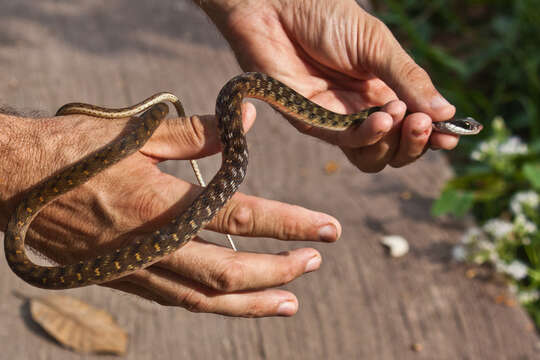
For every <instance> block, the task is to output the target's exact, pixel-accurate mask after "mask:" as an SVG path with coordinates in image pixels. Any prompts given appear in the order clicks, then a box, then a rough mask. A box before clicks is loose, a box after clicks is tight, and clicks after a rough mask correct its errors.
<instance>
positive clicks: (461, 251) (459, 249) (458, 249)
mask: <svg viewBox="0 0 540 360" xmlns="http://www.w3.org/2000/svg"><path fill="white" fill-rule="evenodd" d="M467 254H468V251H467V249H466V248H465V246H463V245H456V246H454V247H453V248H452V258H453V259H454V260H455V261H459V262H462V261H465V260H466V259H467Z"/></svg>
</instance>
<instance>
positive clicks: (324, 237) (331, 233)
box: [319, 225, 337, 242]
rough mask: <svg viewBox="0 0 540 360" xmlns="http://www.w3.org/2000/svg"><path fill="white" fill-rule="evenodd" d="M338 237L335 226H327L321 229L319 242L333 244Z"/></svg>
mask: <svg viewBox="0 0 540 360" xmlns="http://www.w3.org/2000/svg"><path fill="white" fill-rule="evenodd" d="M336 237H337V230H336V228H335V227H334V225H325V226H323V227H321V228H320V229H319V240H320V241H326V242H332V241H335V240H336Z"/></svg>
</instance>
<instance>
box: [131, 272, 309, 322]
mask: <svg viewBox="0 0 540 360" xmlns="http://www.w3.org/2000/svg"><path fill="white" fill-rule="evenodd" d="M125 279H126V280H128V281H130V282H132V283H135V284H138V285H140V286H144V288H146V289H147V291H149V292H151V293H155V294H159V297H161V298H163V299H164V300H165V302H166V304H168V305H169V304H170V305H173V306H181V307H184V308H186V309H187V310H190V311H193V312H210V313H216V314H221V315H228V316H243V317H263V316H291V315H294V314H295V313H296V311H297V310H298V300H297V299H296V297H295V296H294V295H293V294H292V293H290V292H288V291H283V290H277V289H271V290H262V291H253V292H243V293H230V294H223V293H220V292H217V291H214V290H210V289H208V288H205V287H204V286H202V285H200V284H197V283H195V282H193V281H191V280H187V279H184V278H182V277H181V276H179V275H177V274H175V273H173V272H171V271H169V270H166V269H162V268H157V267H150V268H147V269H145V270H142V271H137V272H136V273H134V274H132V275H130V276H127V277H126V278H125Z"/></svg>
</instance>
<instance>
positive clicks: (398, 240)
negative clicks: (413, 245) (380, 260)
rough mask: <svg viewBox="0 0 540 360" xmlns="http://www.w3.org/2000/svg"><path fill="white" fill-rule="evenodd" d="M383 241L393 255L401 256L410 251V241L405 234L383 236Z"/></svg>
mask: <svg viewBox="0 0 540 360" xmlns="http://www.w3.org/2000/svg"><path fill="white" fill-rule="evenodd" d="M381 243H382V244H383V245H384V246H386V247H387V248H388V249H389V250H390V255H391V256H392V257H401V256H403V255H405V254H407V253H408V252H409V243H408V242H407V240H405V238H404V237H403V236H399V235H389V236H383V238H382V240H381Z"/></svg>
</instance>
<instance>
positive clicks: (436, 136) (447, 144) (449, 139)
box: [429, 131, 459, 150]
mask: <svg viewBox="0 0 540 360" xmlns="http://www.w3.org/2000/svg"><path fill="white" fill-rule="evenodd" d="M458 142H459V136H458V135H452V134H443V133H440V132H437V131H433V132H432V133H431V137H430V138H429V143H430V145H431V148H432V149H433V150H438V149H444V150H452V149H453V148H455V147H456V146H457V144H458Z"/></svg>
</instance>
